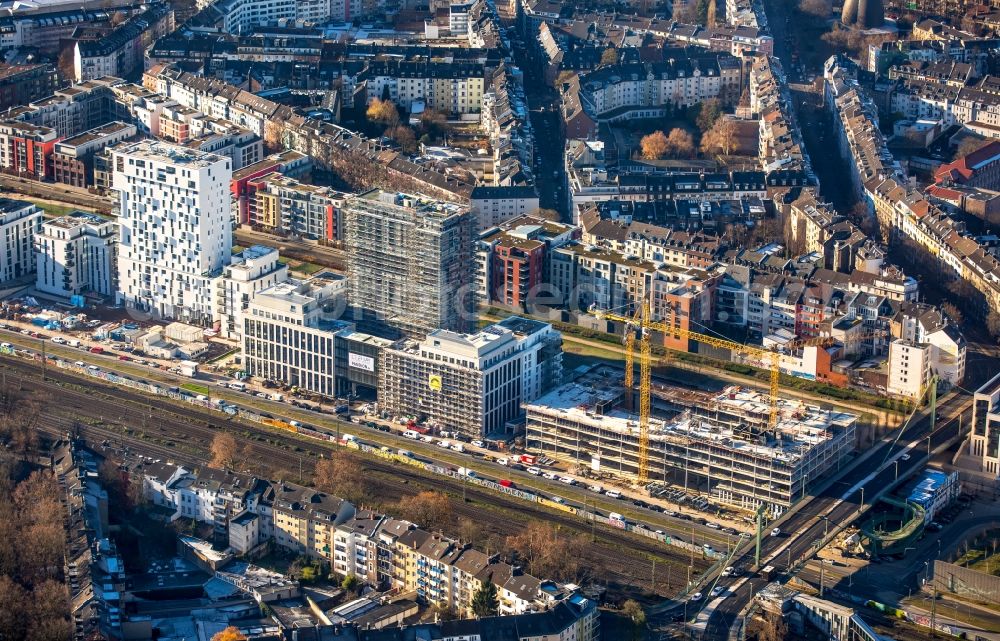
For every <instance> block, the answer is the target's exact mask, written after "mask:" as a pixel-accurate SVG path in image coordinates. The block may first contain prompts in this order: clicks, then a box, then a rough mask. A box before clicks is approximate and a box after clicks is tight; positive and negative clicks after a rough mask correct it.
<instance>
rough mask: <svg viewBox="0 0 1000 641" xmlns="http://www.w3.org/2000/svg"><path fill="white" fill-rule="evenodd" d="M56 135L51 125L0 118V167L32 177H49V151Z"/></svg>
mask: <svg viewBox="0 0 1000 641" xmlns="http://www.w3.org/2000/svg"><path fill="white" fill-rule="evenodd" d="M57 140H59V135H58V134H57V133H56V131H55V130H54V129H52V128H51V127H44V126H42V127H40V126H38V125H33V124H30V123H26V122H19V121H16V120H4V121H0V169H3V170H4V171H6V172H7V173H12V174H17V175H19V176H25V177H27V178H31V179H32V180H47V179H50V178H52V151H53V150H54V149H55V146H56V141H57Z"/></svg>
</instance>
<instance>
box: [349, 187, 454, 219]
mask: <svg viewBox="0 0 1000 641" xmlns="http://www.w3.org/2000/svg"><path fill="white" fill-rule="evenodd" d="M357 199H358V200H363V201H369V202H378V203H383V204H386V205H395V206H396V207H403V208H406V209H410V210H412V211H415V212H417V213H420V214H426V215H432V216H433V215H436V216H442V217H445V216H452V215H455V214H460V213H463V212H467V211H469V208H468V207H467V206H465V205H458V204H455V203H451V202H448V201H446V200H437V199H434V198H430V197H428V196H423V195H421V194H406V193H403V192H388V191H382V190H380V189H373V190H371V191H369V192H365V193H363V194H359V195H358V196H357Z"/></svg>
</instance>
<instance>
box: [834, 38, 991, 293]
mask: <svg viewBox="0 0 1000 641" xmlns="http://www.w3.org/2000/svg"><path fill="white" fill-rule="evenodd" d="M825 75H826V80H827V82H826V83H825V86H826V101H827V108H828V109H830V110H831V111H832V113H833V114H834V118H835V120H836V122H837V123H838V124H839V126H840V140H841V147H842V149H843V150H844V152H845V154H846V155H849V157H850V158H851V159H852V161H853V162H852V168H853V171H852V176H853V180H854V183H855V187H856V189H858V191H859V195H860V196H862V197H863V198H864V199H865V201H866V202H867V203H869V207H870V208H871V210H873V211H874V214H875V217H876V218H877V220H878V222H879V225H880V227H881V228H882V232H883V236H884V237H887V238H891V239H896V240H903V239H905V240H906V241H907V242H909V243H912V246H915V247H918V248H920V249H919V251H923V252H926V254H928V255H929V256H932V257H934V258H933V260H934V261H936V263H937V266H938V267H939V269H940V271H941V273H943V274H948V275H951V276H952V277H954V278H961V279H964V280H966V281H967V282H968V283H969V284H971V285H972V286H973V288H975V290H976V291H977V292H979V294H980V295H981V304H982V305H983V307H984V308H988V309H990V310H993V311H1000V261H998V260H997V258H996V257H995V256H993V255H992V254H991V253H990V252H989V250H988V248H986V247H984V246H982V245H981V244H980V243H979V242H977V241H976V240H975V239H974V238H973V237H971V236H970V235H969V234H967V233H966V232H965V229H964V226H963V225H962V224H961V223H960V222H959V221H956V220H954V219H953V218H951V217H950V216H949V215H948V214H947V213H946V212H944V211H943V210H942V209H941V208H940V207H938V206H937V205H935V204H933V203H932V202H930V201H929V200H928V199H927V198H926V197H925V196H924V195H923V194H922V193H920V192H919V191H917V190H916V189H914V188H913V187H912V186H911V185H910V183H909V178H908V177H907V176H906V174H905V172H903V171H902V169H901V168H900V166H899V164H898V163H896V162H895V160H894V159H893V157H892V154H891V152H890V151H889V150H888V148H887V146H886V143H885V140H884V139H883V137H882V135H881V133H880V132H879V130H878V121H877V119H876V115H875V114H876V113H877V110H876V108H875V105H874V103H873V102H872V100H871V99H870V98H868V97H867V96H866V95H865V94H864V93H863V90H862V89H861V88H860V86H859V85H858V83H857V81H856V79H855V76H856V73H855V70H854V69H853V67H852V65H851V64H849V63H848V62H845V61H844V60H842V59H840V58H838V57H836V56H835V57H833V58H831V59H830V60H829V61H827V63H826V68H825Z"/></svg>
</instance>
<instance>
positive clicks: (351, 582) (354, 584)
mask: <svg viewBox="0 0 1000 641" xmlns="http://www.w3.org/2000/svg"><path fill="white" fill-rule="evenodd" d="M340 587H341V589H343V590H344V591H345V592H350V593H351V594H354V593H356V592H357V591H358V590H360V589H361V580H360V579H359V578H358V577H356V576H355V575H353V574H348V575H347V576H345V577H344V580H343V581H341V582H340Z"/></svg>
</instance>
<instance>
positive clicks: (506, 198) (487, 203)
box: [470, 187, 538, 231]
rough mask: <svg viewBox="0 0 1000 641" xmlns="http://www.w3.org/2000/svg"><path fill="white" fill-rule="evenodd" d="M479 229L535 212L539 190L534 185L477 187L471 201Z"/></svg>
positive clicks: (482, 229)
mask: <svg viewBox="0 0 1000 641" xmlns="http://www.w3.org/2000/svg"><path fill="white" fill-rule="evenodd" d="M470 207H471V209H472V215H473V216H474V217H475V219H476V225H477V230H478V231H484V230H486V229H489V228H490V227H495V226H497V225H500V224H502V223H505V222H507V221H508V220H510V219H511V218H517V217H518V216H522V215H524V214H532V213H535V210H537V209H538V192H537V191H536V190H535V188H534V187H476V188H475V189H473V190H472V199H471V201H470Z"/></svg>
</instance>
